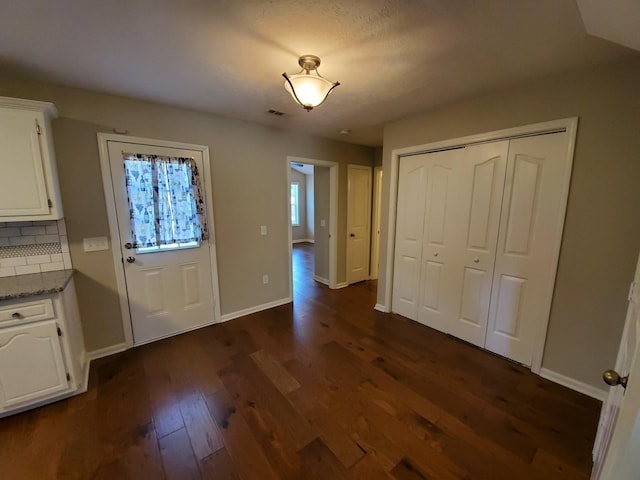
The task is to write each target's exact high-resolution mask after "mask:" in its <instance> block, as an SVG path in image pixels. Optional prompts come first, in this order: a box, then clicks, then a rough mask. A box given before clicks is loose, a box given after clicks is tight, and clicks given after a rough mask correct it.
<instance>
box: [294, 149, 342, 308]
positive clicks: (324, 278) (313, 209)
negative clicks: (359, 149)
mask: <svg viewBox="0 0 640 480" xmlns="http://www.w3.org/2000/svg"><path fill="white" fill-rule="evenodd" d="M286 167H287V193H288V195H287V200H288V201H287V209H288V212H289V214H288V218H289V262H290V264H289V267H290V268H289V272H290V273H289V275H290V276H289V288H290V292H291V297H292V298H293V299H294V301H295V297H294V285H295V286H296V288H295V290H296V292H295V293H296V296H298V295H297V293H298V292H297V287H298V283H299V284H300V285H299V286H300V290H301V292H302V291H304V285H310V284H313V283H316V282H317V283H321V284H325V285H327V286H329V288H336V277H337V264H336V263H337V242H336V233H335V232H336V231H337V181H338V164H337V163H335V162H329V161H325V160H315V159H308V158H300V157H287V163H286ZM302 280H304V282H302Z"/></svg>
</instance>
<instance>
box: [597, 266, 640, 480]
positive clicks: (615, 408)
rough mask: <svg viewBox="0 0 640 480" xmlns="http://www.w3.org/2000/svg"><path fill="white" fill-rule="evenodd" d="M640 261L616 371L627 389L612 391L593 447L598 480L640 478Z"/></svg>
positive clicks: (614, 388) (632, 287) (631, 291)
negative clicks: (623, 379) (624, 379)
mask: <svg viewBox="0 0 640 480" xmlns="http://www.w3.org/2000/svg"><path fill="white" fill-rule="evenodd" d="M639 352H640V258H638V264H637V266H636V274H635V278H634V281H633V283H632V284H631V289H630V291H629V308H628V309H627V317H626V321H625V325H624V329H623V332H622V339H621V341H620V349H619V351H618V358H617V360H616V365H615V371H616V372H617V373H619V375H620V376H621V377H627V382H628V383H627V388H626V391H625V389H624V388H623V387H622V386H620V385H618V386H613V387H611V388H610V389H609V394H608V396H607V399H606V400H605V402H604V403H603V405H602V414H601V416H600V424H599V425H598V433H597V436H596V442H595V445H594V448H593V460H594V464H593V471H592V475H591V478H592V479H594V480H599V479H603V480H605V479H606V480H609V479H611V480H615V479H620V480H622V479H627V478H628V479H631V478H640V459H639V458H638V452H640V353H639Z"/></svg>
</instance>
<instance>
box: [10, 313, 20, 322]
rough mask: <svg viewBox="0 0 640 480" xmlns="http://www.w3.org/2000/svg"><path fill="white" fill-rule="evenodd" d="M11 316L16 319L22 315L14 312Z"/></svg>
mask: <svg viewBox="0 0 640 480" xmlns="http://www.w3.org/2000/svg"><path fill="white" fill-rule="evenodd" d="M11 318H15V319H16V320H18V319H20V318H22V315H21V314H20V313H18V312H14V313H12V314H11Z"/></svg>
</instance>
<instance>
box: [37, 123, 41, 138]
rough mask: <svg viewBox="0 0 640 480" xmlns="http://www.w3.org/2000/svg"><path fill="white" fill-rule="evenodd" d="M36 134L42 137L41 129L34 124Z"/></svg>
mask: <svg viewBox="0 0 640 480" xmlns="http://www.w3.org/2000/svg"><path fill="white" fill-rule="evenodd" d="M36 133H37V134H38V135H42V128H41V127H40V125H39V124H38V123H37V122H36Z"/></svg>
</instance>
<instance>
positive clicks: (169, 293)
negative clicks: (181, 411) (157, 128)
mask: <svg viewBox="0 0 640 480" xmlns="http://www.w3.org/2000/svg"><path fill="white" fill-rule="evenodd" d="M107 144H108V153H109V164H110V168H111V177H112V181H113V192H114V199H115V206H116V213H117V218H118V229H119V236H120V245H114V246H113V248H118V249H120V250H121V253H122V259H123V266H124V272H125V278H126V284H127V295H128V301H129V311H130V314H131V326H132V330H133V340H134V344H135V345H140V344H143V343H147V342H150V341H153V340H157V339H160V338H164V337H167V336H171V335H175V334H177V333H180V332H185V331H188V330H192V329H195V328H199V327H202V326H205V325H209V324H211V323H213V322H214V306H215V297H214V289H213V281H212V268H215V267H214V266H212V262H211V256H210V252H209V248H210V247H209V242H208V241H206V240H203V241H202V242H200V243H198V244H196V245H191V246H189V248H168V249H162V248H160V249H158V248H156V249H144V248H137V247H135V246H133V247H131V246H130V244H131V243H133V239H132V227H131V222H130V215H129V202H128V196H127V186H126V179H125V170H124V159H123V153H124V152H127V153H130V154H144V155H159V156H165V157H187V158H193V159H194V160H195V161H196V164H197V165H198V170H199V171H200V172H203V157H202V152H201V151H198V150H188V149H178V148H168V147H161V146H155V145H145V144H138V143H126V142H116V141H111V140H109V141H108V142H107ZM205 180H206V179H204V178H202V176H201V182H202V187H203V188H207V187H206V182H205ZM202 193H203V198H206V195H205V194H204V192H202ZM207 207H209V206H207ZM128 244H129V245H128Z"/></svg>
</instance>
